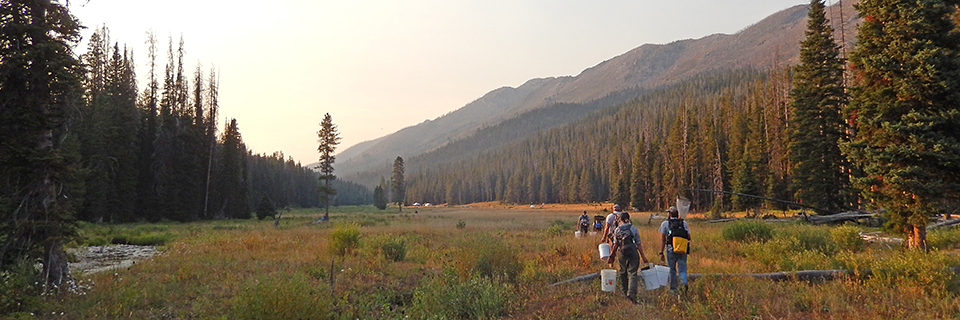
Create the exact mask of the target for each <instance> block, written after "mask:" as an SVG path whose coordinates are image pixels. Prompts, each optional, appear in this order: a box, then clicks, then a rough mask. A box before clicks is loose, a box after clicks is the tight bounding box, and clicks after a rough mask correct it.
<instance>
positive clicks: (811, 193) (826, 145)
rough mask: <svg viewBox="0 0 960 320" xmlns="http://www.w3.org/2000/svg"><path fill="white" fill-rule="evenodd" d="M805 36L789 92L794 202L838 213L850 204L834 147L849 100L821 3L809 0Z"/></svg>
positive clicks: (841, 160)
mask: <svg viewBox="0 0 960 320" xmlns="http://www.w3.org/2000/svg"><path fill="white" fill-rule="evenodd" d="M808 16H809V20H808V22H807V31H806V38H805V39H804V40H803V41H802V42H800V64H798V65H797V66H796V67H795V68H794V71H795V72H794V77H793V85H794V87H793V90H792V91H790V98H791V101H792V102H791V107H792V111H793V114H792V117H791V119H792V121H791V123H790V124H791V125H790V127H789V134H790V142H789V144H788V157H789V159H790V163H791V167H790V176H791V187H792V190H793V196H794V198H796V199H797V201H798V202H800V203H803V204H806V205H808V206H812V207H816V208H821V209H824V210H826V211H829V212H839V211H840V210H841V209H843V208H845V207H847V203H849V198H850V196H849V193H850V192H849V179H848V178H847V174H846V173H845V172H844V170H843V169H844V168H846V167H848V165H847V163H846V161H845V158H844V157H843V155H842V154H841V152H840V147H839V145H838V143H839V141H840V139H841V136H842V133H843V130H844V125H843V120H842V118H841V116H840V112H841V108H843V106H844V105H845V104H846V101H847V97H846V93H845V92H844V85H843V71H844V70H843V68H844V66H843V60H842V59H841V58H840V48H839V46H838V45H837V43H836V42H835V41H834V39H833V28H831V27H830V25H829V22H828V21H827V19H826V17H825V15H824V4H823V1H822V0H812V1H811V2H810V11H809V13H808Z"/></svg>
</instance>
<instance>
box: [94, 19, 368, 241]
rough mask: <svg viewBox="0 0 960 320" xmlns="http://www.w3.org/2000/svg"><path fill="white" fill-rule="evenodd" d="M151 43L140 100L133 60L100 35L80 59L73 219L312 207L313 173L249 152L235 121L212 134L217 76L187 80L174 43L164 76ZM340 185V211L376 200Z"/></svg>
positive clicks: (197, 74)
mask: <svg viewBox="0 0 960 320" xmlns="http://www.w3.org/2000/svg"><path fill="white" fill-rule="evenodd" d="M147 42H148V45H149V48H148V55H147V59H148V63H147V65H148V68H149V70H147V73H148V76H147V83H146V87H145V88H144V89H143V91H142V92H139V93H138V89H137V81H136V73H135V70H134V67H133V66H134V62H133V54H132V52H131V51H130V50H129V49H127V48H126V47H124V48H121V47H120V46H119V44H118V43H116V42H113V43H111V41H110V38H109V31H108V30H107V28H106V27H102V28H99V29H97V30H96V32H94V34H93V35H92V36H91V38H90V41H89V45H88V51H87V52H86V53H84V54H83V55H82V56H81V61H82V62H83V68H84V71H85V72H84V74H85V76H84V77H83V102H82V103H81V104H80V107H79V117H78V119H77V124H78V126H77V135H78V136H79V147H78V149H79V156H80V159H81V163H82V170H83V177H84V179H83V180H84V183H83V184H82V186H83V187H82V189H80V190H82V193H81V194H79V195H78V196H80V199H82V200H83V201H82V203H81V205H80V208H79V212H78V214H77V217H78V218H79V219H82V220H88V221H105V222H131V221H144V220H145V221H159V220H162V219H167V220H174V221H194V220H202V219H215V218H240V219H245V218H249V217H251V210H252V208H253V207H255V205H256V204H257V203H259V202H260V201H261V200H262V198H264V197H266V198H267V199H268V200H269V201H271V202H273V203H274V204H275V205H276V206H279V207H286V206H294V207H315V206H318V200H317V193H316V186H317V175H316V173H315V172H313V171H312V170H309V169H308V168H306V167H303V166H302V165H300V164H299V163H294V162H293V160H292V159H289V160H285V159H283V154H282V153H275V154H274V155H265V154H264V155H259V154H253V153H252V152H251V151H249V150H247V148H246V145H245V144H244V143H243V139H242V137H241V134H240V128H239V124H238V123H237V120H236V119H230V120H229V123H227V124H226V126H225V128H224V130H223V132H222V133H220V134H218V133H217V117H218V109H219V105H218V84H217V77H216V71H215V70H212V69H211V70H210V71H209V72H207V73H206V74H204V72H203V70H202V68H201V66H199V65H198V66H197V67H196V69H195V70H194V71H193V72H192V74H189V75H188V71H187V70H185V68H184V63H183V60H184V54H183V52H184V43H183V40H182V39H181V40H180V42H179V45H178V46H177V48H176V50H174V45H173V40H172V39H170V41H169V45H168V47H167V60H166V63H165V64H164V67H163V69H162V71H160V70H158V68H159V66H158V62H157V59H158V54H157V40H156V38H155V36H154V35H153V34H152V33H151V34H148V41H147ZM344 185H345V190H344V192H343V194H342V197H341V198H340V200H342V201H341V203H350V204H357V203H370V201H372V200H371V197H370V194H369V191H367V190H365V189H364V188H356V187H355V186H353V185H350V184H344ZM364 191H366V192H365V193H364ZM364 199H365V202H364Z"/></svg>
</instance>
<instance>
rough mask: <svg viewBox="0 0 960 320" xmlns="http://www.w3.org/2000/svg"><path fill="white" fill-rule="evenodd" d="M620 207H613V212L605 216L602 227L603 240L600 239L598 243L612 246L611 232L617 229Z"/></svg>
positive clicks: (616, 205) (615, 205) (617, 205)
mask: <svg viewBox="0 0 960 320" xmlns="http://www.w3.org/2000/svg"><path fill="white" fill-rule="evenodd" d="M620 214H621V212H620V205H619V204H614V205H613V212H611V213H610V214H608V215H607V219H606V220H604V225H603V238H600V242H607V243H610V244H613V231H614V230H616V229H617V225H619V224H620Z"/></svg>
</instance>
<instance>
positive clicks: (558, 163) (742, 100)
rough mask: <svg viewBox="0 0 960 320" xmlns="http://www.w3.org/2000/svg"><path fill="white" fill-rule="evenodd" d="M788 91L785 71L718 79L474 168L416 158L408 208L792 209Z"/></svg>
mask: <svg viewBox="0 0 960 320" xmlns="http://www.w3.org/2000/svg"><path fill="white" fill-rule="evenodd" d="M789 82H790V78H789V75H788V74H787V73H786V72H784V71H783V70H778V71H775V72H766V71H756V70H736V71H723V72H716V73H714V74H710V75H704V76H701V77H698V78H696V79H693V80H690V81H686V82H683V83H681V84H678V85H674V86H671V87H668V88H664V89H660V90H657V91H654V92H651V93H648V94H644V95H642V96H640V97H638V98H637V99H635V100H634V101H632V102H629V103H626V104H622V105H619V106H615V107H611V108H606V109H603V110H600V111H598V112H596V113H594V114H591V115H589V116H586V117H584V118H583V119H582V121H577V122H576V123H572V124H570V125H567V126H564V127H560V128H557V129H554V130H550V131H548V132H544V133H542V134H540V135H538V136H535V137H533V138H530V139H525V140H521V141H516V142H514V143H512V145H510V146H509V147H506V148H504V149H502V150H500V151H498V152H491V153H487V154H484V155H481V156H480V157H478V158H476V159H472V160H466V161H461V162H458V163H455V164H447V165H439V166H432V167H429V168H427V167H421V166H419V165H418V164H417V161H418V158H420V157H414V158H412V159H411V160H410V161H409V164H408V167H411V168H415V169H414V170H411V171H413V173H412V174H410V175H409V177H408V179H407V183H408V187H407V201H409V202H413V201H418V202H433V203H450V204H463V203H470V202H478V201H505V202H511V203H552V202H569V203H574V202H576V203H580V202H596V201H607V200H611V199H617V198H619V199H621V200H620V202H622V203H630V205H631V206H633V207H635V208H637V209H639V210H656V209H662V208H664V207H665V206H669V204H670V203H673V201H674V200H675V199H676V197H677V196H686V197H688V198H690V199H691V200H692V201H693V204H694V206H695V207H696V208H697V209H698V210H704V209H711V208H713V209H716V210H728V209H743V208H746V207H748V206H751V205H754V204H755V203H754V202H755V201H754V200H752V199H751V198H739V199H738V198H735V197H733V198H732V197H729V196H725V195H714V194H711V193H703V192H693V191H690V190H691V189H706V190H725V191H733V192H741V193H746V194H753V195H763V196H768V197H771V198H777V199H785V200H789V199H792V196H791V194H790V192H789V189H788V183H789V179H788V177H787V169H788V168H787V160H786V149H787V139H786V138H787V137H786V131H785V128H786V123H787V120H788V118H789V108H788V101H787V93H788V89H789V87H790V83H789ZM428 156H429V155H425V156H424V157H428ZM623 199H626V200H623Z"/></svg>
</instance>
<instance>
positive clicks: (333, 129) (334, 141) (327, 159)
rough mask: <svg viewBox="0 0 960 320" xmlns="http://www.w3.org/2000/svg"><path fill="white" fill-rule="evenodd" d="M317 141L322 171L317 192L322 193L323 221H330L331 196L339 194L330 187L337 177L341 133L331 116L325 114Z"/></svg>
mask: <svg viewBox="0 0 960 320" xmlns="http://www.w3.org/2000/svg"><path fill="white" fill-rule="evenodd" d="M317 141H318V142H319V143H320V145H319V146H318V147H317V151H318V152H320V163H319V164H317V166H318V167H319V169H320V178H319V179H320V184H319V186H317V191H318V192H320V202H321V203H323V210H324V212H323V219H324V220H329V219H330V201H331V199H330V196H333V195H336V194H337V189H334V188H333V187H331V186H330V182H331V181H333V180H334V179H336V178H337V177H336V176H335V175H333V161H334V160H336V157H335V156H334V155H333V152H334V151H336V150H337V145H338V144H340V133H339V132H337V126H336V125H335V124H333V118H332V117H330V114H329V113H327V114H324V115H323V120H322V121H321V122H320V131H317Z"/></svg>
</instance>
